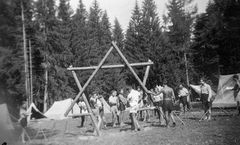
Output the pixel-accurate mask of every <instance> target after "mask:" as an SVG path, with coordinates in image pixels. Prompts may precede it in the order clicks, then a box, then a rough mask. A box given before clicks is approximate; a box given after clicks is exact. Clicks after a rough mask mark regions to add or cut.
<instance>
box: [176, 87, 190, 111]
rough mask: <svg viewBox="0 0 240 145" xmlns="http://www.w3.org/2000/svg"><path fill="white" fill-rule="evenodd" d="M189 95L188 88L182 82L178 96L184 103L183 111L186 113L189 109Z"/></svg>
mask: <svg viewBox="0 0 240 145" xmlns="http://www.w3.org/2000/svg"><path fill="white" fill-rule="evenodd" d="M188 96H189V92H188V90H187V89H186V88H185V87H183V85H182V84H180V85H179V91H178V97H179V100H180V104H182V105H183V108H182V111H183V112H184V113H185V112H186V110H187V97H188Z"/></svg>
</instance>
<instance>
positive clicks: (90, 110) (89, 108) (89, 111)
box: [72, 71, 100, 136]
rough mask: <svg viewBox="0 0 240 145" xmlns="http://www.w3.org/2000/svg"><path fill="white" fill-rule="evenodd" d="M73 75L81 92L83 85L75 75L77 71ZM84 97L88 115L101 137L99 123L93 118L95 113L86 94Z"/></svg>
mask: <svg viewBox="0 0 240 145" xmlns="http://www.w3.org/2000/svg"><path fill="white" fill-rule="evenodd" d="M72 74H73V77H74V80H75V82H76V83H77V86H78V89H79V91H81V90H82V89H83V88H82V86H81V84H80V82H79V80H78V78H77V74H76V73H75V71H72ZM82 97H83V100H84V102H85V104H86V107H87V110H88V113H90V117H91V119H92V122H93V125H94V127H95V129H96V131H97V135H98V136H99V135H100V133H99V128H98V127H97V122H96V119H95V117H94V116H93V112H92V109H91V107H90V105H89V103H88V100H87V97H86V95H85V94H84V93H82Z"/></svg>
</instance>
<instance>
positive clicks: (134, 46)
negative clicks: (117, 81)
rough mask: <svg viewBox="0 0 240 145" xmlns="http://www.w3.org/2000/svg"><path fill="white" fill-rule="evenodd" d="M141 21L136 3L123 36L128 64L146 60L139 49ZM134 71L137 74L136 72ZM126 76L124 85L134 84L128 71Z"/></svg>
mask: <svg viewBox="0 0 240 145" xmlns="http://www.w3.org/2000/svg"><path fill="white" fill-rule="evenodd" d="M141 20H142V13H141V10H140V8H139V6H138V3H137V1H136V4H135V7H134V10H133V13H132V16H131V19H130V22H129V25H128V29H127V32H126V36H125V37H126V40H125V43H124V46H125V48H124V54H125V56H126V58H127V59H128V61H129V62H130V63H133V62H141V61H144V60H146V58H145V57H144V53H143V52H142V51H141V49H140V42H141V39H140V23H141ZM136 71H137V74H138V70H136ZM126 75H127V79H126V83H128V84H135V83H136V80H135V78H134V77H133V76H132V74H131V73H130V72H129V71H127V74H126Z"/></svg>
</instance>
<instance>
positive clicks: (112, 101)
mask: <svg viewBox="0 0 240 145" xmlns="http://www.w3.org/2000/svg"><path fill="white" fill-rule="evenodd" d="M108 102H109V105H110V107H111V113H112V126H113V127H115V126H116V123H117V118H118V117H119V110H118V106H119V105H118V104H119V100H118V97H117V91H115V90H113V91H112V94H111V96H110V97H109V99H108Z"/></svg>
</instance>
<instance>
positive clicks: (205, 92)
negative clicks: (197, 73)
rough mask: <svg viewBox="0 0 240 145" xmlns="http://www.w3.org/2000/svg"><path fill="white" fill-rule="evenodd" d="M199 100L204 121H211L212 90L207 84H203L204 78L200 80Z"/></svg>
mask: <svg viewBox="0 0 240 145" xmlns="http://www.w3.org/2000/svg"><path fill="white" fill-rule="evenodd" d="M200 83H201V86H200V89H201V100H202V104H203V110H204V114H205V115H206V116H205V118H204V120H211V108H212V99H211V98H212V89H211V87H210V85H209V84H207V83H206V82H205V79H204V78H201V79H200Z"/></svg>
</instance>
